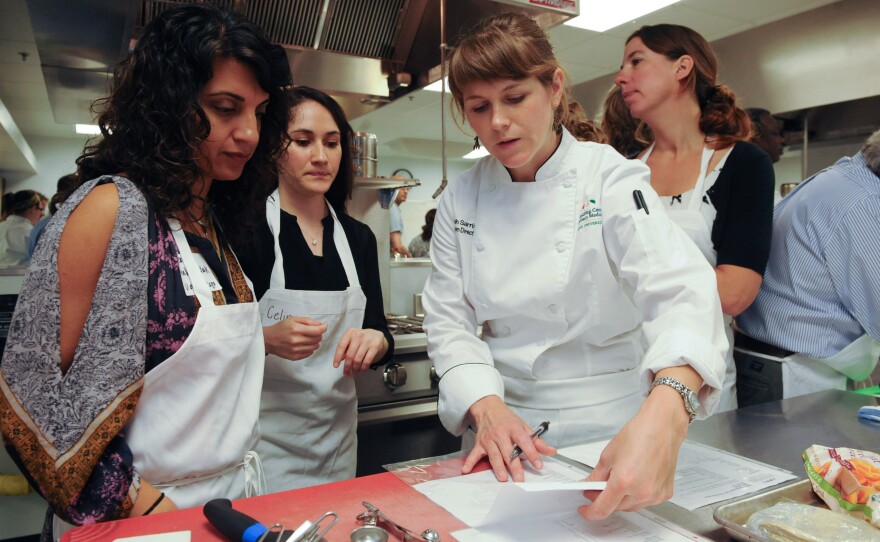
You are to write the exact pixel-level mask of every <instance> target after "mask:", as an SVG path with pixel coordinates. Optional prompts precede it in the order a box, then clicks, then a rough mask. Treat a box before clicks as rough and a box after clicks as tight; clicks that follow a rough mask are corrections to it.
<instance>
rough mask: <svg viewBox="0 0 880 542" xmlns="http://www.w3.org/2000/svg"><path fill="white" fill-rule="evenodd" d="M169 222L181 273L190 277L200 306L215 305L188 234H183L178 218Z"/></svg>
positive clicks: (170, 219)
mask: <svg viewBox="0 0 880 542" xmlns="http://www.w3.org/2000/svg"><path fill="white" fill-rule="evenodd" d="M167 221H168V226H169V227H170V228H171V233H172V235H173V236H174V243H175V244H176V245H177V253H178V254H179V255H180V259H181V260H182V261H181V265H182V266H183V269H182V270H181V271H184V270H185V271H186V273H187V275H188V276H189V280H190V283H191V284H192V287H193V292H194V293H195V296H196V298H197V299H198V300H199V304H200V305H201V306H202V307H208V306H211V305H213V304H214V296H213V295H212V294H211V288H209V287H208V282H207V281H206V280H205V277H204V276H202V271H201V269H200V268H199V265H198V263H197V262H196V259H195V257H193V253H192V250H191V249H190V248H189V242H188V241H187V240H186V234H185V233H184V232H183V227H182V226H181V225H180V222H178V220H177V219H176V218H169V219H167Z"/></svg>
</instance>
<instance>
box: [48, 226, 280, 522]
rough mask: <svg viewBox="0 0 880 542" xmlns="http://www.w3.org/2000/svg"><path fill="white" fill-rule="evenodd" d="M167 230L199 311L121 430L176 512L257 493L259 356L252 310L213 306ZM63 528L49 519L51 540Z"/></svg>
mask: <svg viewBox="0 0 880 542" xmlns="http://www.w3.org/2000/svg"><path fill="white" fill-rule="evenodd" d="M168 223H169V225H170V226H171V230H172V232H173V235H174V241H175V243H176V244H177V250H178V252H179V253H180V257H181V259H182V260H183V261H182V269H181V272H183V271H186V272H187V274H188V276H189V277H190V280H191V281H192V285H193V289H194V291H195V295H196V297H197V298H198V300H199V303H200V305H201V307H200V308H199V312H198V316H197V318H196V323H195V326H193V328H192V330H191V331H190V334H189V336H188V337H187V339H186V341H185V342H184V343H183V345H182V346H181V347H180V349H179V350H178V351H177V352H175V353H174V354H173V355H172V356H171V357H169V358H168V359H166V360H165V361H163V362H162V363H161V364H159V366H157V367H156V368H155V369H153V370H151V371H149V372H148V373H147V374H145V375H144V387H143V389H142V390H141V396H140V399H139V400H138V404H137V408H136V409H135V412H134V415H133V416H132V418H131V420H130V421H129V422H128V424H127V425H126V428H125V432H126V442H127V443H128V446H129V448H131V451H132V454H133V455H134V467H135V469H137V471H138V473H139V474H140V475H141V477H142V478H143V479H144V480H146V481H147V482H149V483H151V484H153V485H154V486H156V487H157V488H158V489H159V490H160V491H163V492H164V493H165V494H166V495H167V496H168V497H169V498H170V499H171V500H172V501H173V502H174V504H175V505H176V506H177V507H178V508H191V507H194V506H201V505H203V504H204V503H206V502H207V501H209V500H211V499H215V498H220V497H225V498H228V499H238V498H242V497H251V496H254V495H259V494H261V493H263V492H265V488H264V483H263V481H262V470H261V468H260V462H259V458H258V457H257V456H256V454H255V453H254V452H253V451H252V450H253V449H254V447H255V445H256V443H257V440H258V438H259V425H258V422H257V420H258V415H259V404H258V403H257V398H258V397H259V394H260V387H261V385H262V381H263V355H264V351H265V349H264V345H263V333H262V328H261V327H260V319H259V313H258V306H257V304H256V303H236V304H231V305H214V300H213V297H212V295H211V289H210V287H209V286H208V282H207V280H206V279H205V277H204V275H203V273H205V274H208V276H209V277H210V276H212V274H211V271H210V270H208V269H205V270H204V271H199V269H200V266H199V263H197V260H196V258H195V257H194V256H193V254H192V251H191V250H190V248H189V243H187V241H186V236H185V234H184V233H183V230H182V229H181V228H180V225H179V223H178V222H177V221H176V220H173V219H171V220H169V221H168ZM200 261H204V260H200ZM205 267H206V266H205ZM192 270H197V271H196V272H192ZM184 281H186V279H184ZM248 285H249V286H250V283H248ZM70 528H71V526H70V525H69V524H67V523H66V522H64V521H62V520H61V519H60V518H58V517H57V516H56V517H55V522H54V533H53V534H54V536H55V538H56V539H60V537H61V535H62V534H63V533H64V532H65V531H67V530H69V529H70Z"/></svg>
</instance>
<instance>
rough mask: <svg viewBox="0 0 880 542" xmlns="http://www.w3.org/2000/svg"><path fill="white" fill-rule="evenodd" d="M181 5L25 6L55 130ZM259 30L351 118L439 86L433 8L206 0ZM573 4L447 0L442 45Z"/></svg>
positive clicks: (99, 92) (349, 0)
mask: <svg viewBox="0 0 880 542" xmlns="http://www.w3.org/2000/svg"><path fill="white" fill-rule="evenodd" d="M182 3H186V2H184V1H181V0H127V1H121V0H67V1H66V2H65V3H64V7H63V8H59V3H58V2H57V0H27V5H28V11H29V13H30V17H31V24H32V26H33V29H34V35H35V38H36V43H37V48H38V50H39V54H40V59H41V62H42V68H43V74H44V78H45V81H46V86H47V90H48V94H49V99H50V102H51V104H52V110H53V113H54V116H55V120H56V122H59V123H66V124H71V123H88V122H91V121H92V115H91V113H90V111H89V106H90V104H91V102H92V101H93V100H94V99H96V98H99V97H101V96H103V95H105V94H106V92H107V78H108V75H107V73H108V70H109V69H110V67H112V66H113V64H115V63H116V62H118V61H119V60H120V59H122V58H123V57H124V56H125V54H126V53H127V51H128V50H129V47H130V45H131V44H133V43H134V40H136V39H137V34H138V32H139V30H140V29H141V28H142V27H143V25H145V24H146V23H148V22H149V21H150V20H152V19H153V18H154V17H155V16H156V15H157V14H158V13H161V11H162V10H164V9H168V8H169V7H172V6H175V5H178V4H182ZM206 3H212V4H216V5H221V6H224V7H228V8H233V9H236V10H238V11H240V12H242V13H244V14H245V15H247V16H248V17H249V18H250V19H251V20H253V21H254V22H255V23H257V24H258V25H260V26H261V27H262V28H263V29H264V30H265V31H266V32H267V34H268V35H269V37H270V39H272V40H273V41H274V42H276V43H279V44H281V45H283V46H284V47H285V49H286V51H287V54H288V58H289V59H290V66H291V70H292V73H293V78H294V82H295V83H296V84H301V85H309V86H313V87H316V88H320V89H322V90H324V91H325V92H328V93H329V94H332V95H333V96H335V97H336V98H337V99H339V101H340V102H341V103H342V105H343V107H344V108H345V110H346V113H347V114H348V115H349V117H351V118H356V117H358V116H360V115H362V114H364V113H366V112H368V111H371V110H373V109H375V108H376V107H378V106H381V105H382V104H384V103H388V102H390V101H392V100H395V99H397V98H399V97H401V96H403V95H405V94H407V93H408V92H411V91H412V90H414V89H417V88H421V87H423V86H425V85H427V84H428V83H430V82H432V81H433V80H434V79H437V78H439V75H437V74H438V73H439V71H438V70H437V69H436V68H437V67H438V66H439V64H440V11H439V10H440V4H441V3H440V2H439V1H437V0H206ZM577 4H578V2H577V1H576V0H552V1H549V0H447V2H446V25H447V26H446V32H447V37H448V39H449V43H450V45H451V46H454V45H455V41H456V40H455V38H456V36H458V35H459V33H460V32H461V31H463V30H464V29H466V28H468V27H470V26H472V25H473V24H474V23H476V22H477V21H478V20H479V19H481V18H482V17H484V16H486V15H488V14H490V13H493V12H498V11H506V10H510V9H520V10H523V11H526V12H528V13H529V14H530V15H532V16H533V17H535V18H536V19H537V20H538V22H539V23H540V24H541V25H542V26H543V27H545V28H549V27H551V26H555V25H557V24H560V23H561V22H563V21H565V20H567V19H569V18H571V17H574V16H575V15H576V14H577Z"/></svg>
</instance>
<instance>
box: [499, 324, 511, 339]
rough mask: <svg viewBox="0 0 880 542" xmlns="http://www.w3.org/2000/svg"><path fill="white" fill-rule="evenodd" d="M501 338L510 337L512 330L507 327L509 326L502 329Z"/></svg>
mask: <svg viewBox="0 0 880 542" xmlns="http://www.w3.org/2000/svg"><path fill="white" fill-rule="evenodd" d="M501 336H502V337H508V336H510V328H509V327H507V326H504V327H502V328H501Z"/></svg>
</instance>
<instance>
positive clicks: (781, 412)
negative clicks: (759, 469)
mask: <svg viewBox="0 0 880 542" xmlns="http://www.w3.org/2000/svg"><path fill="white" fill-rule="evenodd" d="M876 404H880V400H878V398H875V397H869V396H865V395H859V394H855V393H850V392H844V391H836V390H833V391H824V392H820V393H814V394H811V395H805V396H802V397H795V398H792V399H785V400H782V401H774V402H771V403H765V404H761V405H754V406H751V407H746V408H742V409H739V410H735V411H731V412H724V413H721V414H716V415H714V416H712V417H710V418H709V419H706V420H700V421H696V422H694V423H693V425H692V426H691V427H690V430H689V431H688V440H691V441H694V442H699V443H702V444H707V445H709V446H713V447H715V448H719V449H721V450H726V451H729V452H732V453H735V454H737V455H741V456H744V457H748V458H751V459H756V460H758V461H762V462H764V463H767V464H770V465H774V466H777V467H781V468H784V469H787V470H790V471H792V472H793V473H794V474H795V475H797V476H798V478H799V479H806V474H805V473H804V467H803V461H802V459H801V453H802V452H803V451H804V450H806V449H807V448H808V447H809V446H810V445H812V444H821V445H824V446H832V447H844V446H845V447H849V448H859V449H863V450H871V451H880V424H877V425H875V424H871V423H868V422H865V421H861V420H859V419H858V416H857V411H858V409H859V407H860V406H864V405H876ZM787 483H792V482H787ZM727 502H730V501H722V502H719V503H716V504H713V505H710V506H704V507H703V508H699V509H697V510H695V511H693V512H689V511H687V510H685V509H684V508H681V507H679V506H676V505H674V504H671V503H668V502H667V503H663V504H661V505H658V506H654V507H652V508H651V509H650V510H651V511H653V512H655V513H657V514H659V515H661V516H663V517H665V518H667V519H669V520H671V521H673V522H675V523H677V524H679V525H681V526H683V527H685V528H687V529H689V530H691V531H693V532H695V533H697V534H701V535H703V536H705V537H707V538H710V539H712V540H722V541H726V540H732V539H731V538H730V536H729V535H728V534H727V532H726V531H725V530H724V529H723V528H722V527H721V526H720V525H718V524H717V523H716V522H715V520H714V519H713V518H712V513H713V511H714V510H715V508H717V507H718V506H721V505H722V504H725V503H727Z"/></svg>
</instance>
